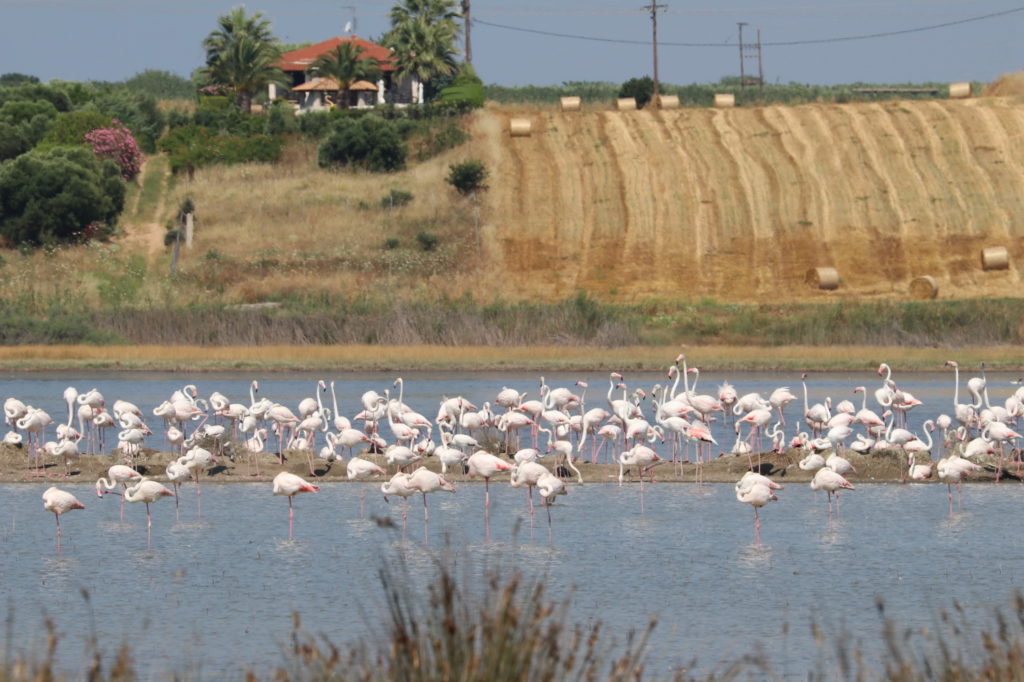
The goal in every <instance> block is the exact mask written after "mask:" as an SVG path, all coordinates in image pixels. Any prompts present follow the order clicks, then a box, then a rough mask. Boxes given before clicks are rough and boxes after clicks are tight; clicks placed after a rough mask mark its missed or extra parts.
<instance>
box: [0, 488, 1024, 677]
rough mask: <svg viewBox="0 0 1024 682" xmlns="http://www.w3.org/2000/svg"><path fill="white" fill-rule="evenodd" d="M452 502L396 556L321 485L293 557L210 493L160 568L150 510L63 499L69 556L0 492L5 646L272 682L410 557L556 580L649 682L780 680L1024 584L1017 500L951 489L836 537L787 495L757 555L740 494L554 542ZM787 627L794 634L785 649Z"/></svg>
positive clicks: (433, 502) (266, 522)
mask: <svg viewBox="0 0 1024 682" xmlns="http://www.w3.org/2000/svg"><path fill="white" fill-rule="evenodd" d="M456 485H457V486H458V487H459V490H458V492H457V493H456V494H454V495H451V494H444V495H443V496H439V495H435V496H433V497H432V498H429V499H428V504H429V505H430V509H431V516H430V521H429V524H425V523H424V522H423V517H422V506H421V503H420V501H419V500H418V499H415V498H413V499H412V500H410V501H411V502H412V504H411V505H410V512H409V525H408V540H407V541H405V542H402V541H401V539H400V532H399V531H398V530H397V529H396V530H385V529H382V528H380V527H379V526H378V525H377V524H376V523H375V522H374V521H372V520H360V519H359V518H358V510H359V486H355V485H347V484H327V485H325V486H324V487H323V489H322V490H321V492H320V493H319V494H316V495H304V496H301V497H299V498H297V499H296V502H295V512H296V519H295V538H294V540H292V541H289V540H288V539H287V534H288V529H287V504H286V500H285V499H283V498H280V497H272V496H271V494H270V484H269V482H268V483H262V484H221V485H205V486H203V495H202V497H203V517H202V520H201V521H199V520H197V515H196V504H195V501H196V498H195V487H194V486H186V487H185V488H184V489H183V492H182V495H181V505H182V509H181V513H182V520H181V522H180V523H175V521H174V504H173V500H169V499H168V500H163V501H161V502H159V503H158V504H154V505H153V517H154V523H153V538H152V549H147V535H146V520H145V510H144V508H143V507H142V505H132V504H129V505H128V507H127V509H126V513H125V521H124V522H123V523H122V522H120V521H119V520H118V500H117V498H112V497H107V498H104V499H102V500H100V499H97V498H96V497H95V496H94V494H93V493H92V490H91V487H90V486H65V487H66V488H67V489H69V490H71V491H72V492H74V493H75V494H76V495H78V496H79V499H81V500H83V501H84V502H85V504H86V505H87V509H86V510H84V511H76V512H73V513H70V514H68V515H67V516H66V517H65V518H64V521H63V528H64V539H63V547H62V552H61V554H60V555H57V553H56V551H55V543H54V535H53V531H54V524H53V518H52V517H51V516H50V515H49V514H47V513H45V512H43V510H42V506H41V501H40V494H41V492H42V490H43V487H44V486H42V485H38V486H37V485H23V484H14V485H4V486H0V500H2V505H0V506H2V509H3V512H0V514H2V516H0V520H2V528H0V573H2V575H3V576H4V587H5V593H6V599H7V604H8V607H9V609H10V610H11V613H12V614H13V618H14V626H15V627H14V630H13V632H14V644H15V645H17V646H19V647H22V648H24V649H26V650H31V648H32V646H33V645H35V647H37V648H39V647H41V646H42V644H43V642H42V636H41V628H40V627H39V623H40V619H41V617H42V616H43V615H49V616H51V617H52V618H53V619H54V620H55V622H56V623H57V625H58V627H59V630H60V631H61V632H63V633H64V634H65V637H64V639H63V642H62V645H61V648H60V650H59V653H60V657H59V660H60V663H61V666H62V667H64V668H65V669H67V670H69V671H71V672H80V669H79V665H80V663H79V653H80V652H81V651H82V649H83V647H84V641H85V640H84V637H85V635H86V633H88V632H89V629H90V627H92V626H91V625H90V623H92V622H93V619H95V620H94V622H95V628H96V633H97V635H98V638H99V641H100V642H101V645H102V647H103V648H104V650H105V651H106V652H107V653H108V654H109V653H112V652H113V651H114V649H116V647H117V645H118V644H120V643H121V642H122V641H127V642H129V643H130V644H131V646H132V648H133V650H134V652H135V653H136V656H137V657H138V664H139V667H140V669H141V670H140V672H142V674H143V675H145V676H153V675H159V674H160V673H162V672H166V671H169V670H180V669H183V668H184V669H190V667H191V666H192V665H194V666H198V669H199V670H200V671H201V673H202V674H204V675H216V676H220V675H222V674H227V673H235V672H237V671H239V670H240V669H242V668H246V667H248V668H251V669H254V670H257V671H264V672H265V671H267V670H268V669H269V667H270V666H273V665H275V664H279V663H280V661H281V657H280V653H279V649H278V647H277V644H278V643H280V642H282V641H284V640H285V638H286V637H287V635H288V633H289V632H290V628H291V613H292V611H293V610H297V611H298V612H299V613H300V614H301V616H302V620H303V625H304V626H305V627H306V628H307V629H308V630H310V631H311V632H316V633H325V634H328V635H329V636H331V638H332V639H334V640H335V641H345V640H347V639H350V638H355V637H357V636H359V635H363V634H365V633H366V632H367V629H368V628H369V627H376V623H371V622H368V621H379V619H378V613H379V610H378V608H377V605H379V603H380V588H379V581H378V578H377V575H376V572H377V570H378V569H379V568H380V567H381V565H382V562H383V561H384V559H385V558H386V557H393V556H395V554H396V553H397V554H401V555H403V556H404V557H405V559H406V560H407V562H408V563H409V565H410V566H411V567H412V570H413V573H414V574H417V575H425V574H427V573H428V572H429V571H430V567H431V563H432V561H431V560H430V557H431V556H433V555H441V554H448V555H451V557H452V558H454V560H455V562H456V566H458V567H459V571H457V573H459V574H461V572H462V571H465V572H466V574H467V575H468V576H474V575H479V574H480V573H481V572H482V570H483V568H484V567H485V566H487V565H500V566H504V567H511V566H513V565H520V566H522V567H523V568H524V569H525V570H526V571H527V572H533V571H537V572H538V574H540V575H544V576H546V580H547V582H548V584H549V586H550V589H551V592H552V593H553V594H556V595H562V594H568V592H567V591H568V590H570V589H572V588H575V589H574V590H573V591H572V595H573V596H572V602H573V610H572V614H573V618H574V619H579V620H582V621H588V622H589V621H592V620H595V619H599V620H602V621H604V622H605V623H608V624H610V625H612V626H613V627H612V629H613V631H615V632H617V633H622V632H623V631H624V630H625V629H628V628H642V627H643V626H644V625H645V624H646V622H647V620H648V619H649V617H651V616H657V617H658V619H659V625H658V628H657V630H656V636H655V637H654V643H653V646H652V651H651V658H650V662H651V672H652V673H655V672H665V671H667V670H668V669H669V668H671V667H672V666H673V665H676V664H681V663H688V662H689V661H690V659H691V658H692V657H694V656H697V657H698V660H699V663H700V664H701V666H702V667H704V666H706V667H708V668H713V667H714V666H715V665H716V664H717V663H718V662H719V661H720V660H730V659H732V658H735V657H737V656H739V655H741V654H743V653H745V652H747V651H749V650H750V649H751V647H752V646H753V645H754V643H756V642H762V643H764V644H765V645H766V646H767V647H769V648H770V651H771V653H770V656H769V660H770V661H771V663H772V665H773V667H774V669H775V670H776V672H778V673H779V674H783V675H795V676H800V675H801V674H802V673H805V672H806V671H808V670H813V669H814V666H815V665H816V660H817V652H816V649H815V648H814V645H813V640H812V639H811V637H810V632H809V625H810V622H811V620H812V619H813V620H816V621H818V622H820V623H821V624H822V625H823V626H824V627H825V628H826V631H832V632H839V630H840V628H841V627H842V628H845V629H846V630H849V631H851V632H854V633H858V636H859V637H861V638H863V647H864V650H865V651H866V652H868V653H878V652H879V647H880V646H881V639H880V638H879V637H877V635H876V634H875V633H877V632H878V631H879V626H878V620H879V619H878V616H877V613H876V610H875V599H876V597H882V598H884V600H885V602H886V604H887V607H888V611H887V612H888V614H889V615H891V616H895V617H896V618H897V619H898V620H899V621H900V622H901V624H903V625H906V626H926V625H934V623H935V620H936V613H937V611H938V609H940V608H948V607H949V606H951V604H952V602H953V600H954V599H956V600H960V601H962V602H963V603H965V604H967V605H969V606H968V608H969V610H970V612H971V613H970V615H972V616H974V617H976V618H977V619H979V620H980V619H982V618H983V616H984V615H985V614H987V613H988V609H989V607H991V606H994V605H997V604H999V603H1001V602H1002V601H1003V600H1004V599H1005V598H1007V597H1008V596H1009V595H1010V594H1011V592H1012V591H1013V589H1015V588H1017V587H1019V586H1020V585H1021V582H1020V573H1019V571H1018V570H1017V568H1018V567H1019V566H1020V562H1021V560H1022V559H1024V550H1022V548H1021V545H1020V543H1019V541H1018V540H1017V538H1016V536H1017V532H1016V529H1015V527H1014V525H1013V524H1007V523H997V522H994V520H997V519H1006V518H1012V517H1011V516H1010V515H1011V514H1013V513H1014V512H1015V511H1016V510H1017V509H1018V508H1019V505H1020V500H1021V496H1022V495H1024V491H1022V490H1021V489H1020V487H1019V486H1018V485H1017V484H1013V485H1003V486H993V485H968V486H966V489H965V496H964V498H965V499H964V509H963V511H961V512H959V513H955V514H954V516H953V517H952V518H948V517H947V513H946V495H945V492H946V491H945V487H944V486H940V485H916V486H915V485H898V484H893V485H871V484H865V485H861V486H858V489H857V490H856V491H852V492H848V493H845V494H844V495H843V498H842V506H841V511H840V513H839V517H838V518H837V519H836V520H835V521H834V523H833V526H832V530H831V531H830V530H829V529H828V517H827V505H826V500H825V497H824V496H823V495H817V496H815V495H814V494H813V493H812V492H811V491H810V489H809V488H808V487H807V486H806V485H804V484H799V485H797V484H795V485H793V486H789V487H788V488H787V489H786V490H784V491H782V492H781V493H780V497H781V499H780V501H778V502H776V503H772V504H771V505H770V506H769V507H767V508H765V509H764V510H762V520H763V528H762V541H763V545H762V547H761V548H757V547H755V546H754V544H753V527H752V521H753V519H752V514H751V510H750V508H749V507H748V506H746V505H742V504H740V503H738V502H736V500H735V499H734V496H733V491H732V487H731V486H728V485H708V486H705V487H703V488H698V487H696V486H693V485H683V484H655V485H647V486H646V487H645V489H644V491H643V497H644V500H643V502H644V509H645V511H644V513H641V512H640V495H641V492H640V489H639V485H638V484H632V485H626V486H623V487H621V488H620V487H617V486H614V485H612V484H605V483H591V484H586V485H584V486H583V487H577V486H573V487H572V489H571V492H570V494H569V495H568V496H567V497H565V498H562V500H561V501H560V503H559V504H557V505H556V506H555V507H554V508H553V509H552V510H551V512H552V518H553V524H552V528H551V531H550V535H549V530H548V527H547V519H546V516H545V511H544V510H543V509H540V510H538V514H537V515H536V517H535V518H533V519H530V518H529V517H528V515H527V514H525V493H524V492H523V491H521V490H513V489H511V488H509V487H507V486H504V485H494V486H492V487H491V494H492V504H493V507H492V510H491V519H490V540H489V541H487V540H485V532H484V527H483V522H482V511H483V508H482V503H483V493H484V491H483V486H481V485H479V484H471V485H469V484H456ZM366 511H367V514H368V516H374V515H379V516H390V517H391V518H392V519H393V520H394V521H395V523H396V524H398V525H399V527H400V524H401V518H400V511H401V503H400V502H393V503H392V505H390V506H389V505H386V504H385V503H384V501H383V500H382V499H381V497H380V495H379V494H373V493H370V494H368V495H367V499H366ZM83 589H84V590H88V592H89V595H90V599H89V601H88V602H87V601H86V600H85V599H84V598H83V596H82V590H83ZM784 622H788V623H789V624H790V625H791V626H792V627H791V630H790V633H789V635H788V637H787V638H785V639H781V638H780V633H781V631H782V624H783V623H784Z"/></svg>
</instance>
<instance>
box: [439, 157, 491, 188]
mask: <svg viewBox="0 0 1024 682" xmlns="http://www.w3.org/2000/svg"><path fill="white" fill-rule="evenodd" d="M485 180H487V168H486V166H484V162H483V161H476V160H471V161H463V162H462V163H456V164H452V165H451V166H448V177H447V181H448V184H449V185H451V186H452V187H454V188H455V191H456V192H458V193H459V194H462V195H463V196H466V195H469V194H473V193H474V192H477V191H480V190H485V189H487V185H486V184H485V183H484V181H485Z"/></svg>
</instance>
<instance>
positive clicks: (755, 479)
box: [736, 471, 782, 547]
mask: <svg viewBox="0 0 1024 682" xmlns="http://www.w3.org/2000/svg"><path fill="white" fill-rule="evenodd" d="M775 490H782V486H781V485H779V484H778V483H776V482H775V481H773V480H771V479H770V478H768V477H767V476H764V475H762V474H759V473H755V472H753V471H748V472H747V473H745V474H743V478H741V479H740V480H739V481H737V482H736V499H737V500H739V501H740V502H743V503H744V504H749V505H750V506H752V507H753V508H754V543H755V544H756V545H757V546H758V547H760V546H761V517H760V515H759V514H758V510H759V509H760V508H761V507H763V506H765V505H766V504H768V503H769V502H774V501H775V500H778V499H779V498H778V497H777V496H776V495H775V492H774V491H775Z"/></svg>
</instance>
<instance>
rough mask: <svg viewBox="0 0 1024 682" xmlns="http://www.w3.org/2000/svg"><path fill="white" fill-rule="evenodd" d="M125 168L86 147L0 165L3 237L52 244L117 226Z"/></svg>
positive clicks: (60, 149) (0, 230)
mask: <svg viewBox="0 0 1024 682" xmlns="http://www.w3.org/2000/svg"><path fill="white" fill-rule="evenodd" d="M124 195H125V184H124V181H123V180H122V179H121V173H120V169H119V168H118V167H117V165H116V164H114V163H112V162H110V161H103V160H101V159H99V158H97V157H96V156H95V155H94V154H93V153H92V152H91V151H89V150H88V149H85V148H84V147H58V148H55V149H51V150H49V151H44V152H40V151H31V152H28V153H27V154H22V155H21V156H19V157H18V158H16V159H14V160H13V161H9V162H7V163H4V164H2V165H0V236H3V237H4V238H5V239H6V240H7V242H8V243H10V244H23V243H25V244H47V243H53V242H61V241H71V240H74V239H77V238H79V237H81V236H82V235H83V233H84V231H85V230H86V228H87V227H89V226H91V225H96V224H98V223H106V224H108V225H112V224H114V223H115V222H116V221H117V216H118V215H119V214H120V213H121V209H122V208H123V207H124Z"/></svg>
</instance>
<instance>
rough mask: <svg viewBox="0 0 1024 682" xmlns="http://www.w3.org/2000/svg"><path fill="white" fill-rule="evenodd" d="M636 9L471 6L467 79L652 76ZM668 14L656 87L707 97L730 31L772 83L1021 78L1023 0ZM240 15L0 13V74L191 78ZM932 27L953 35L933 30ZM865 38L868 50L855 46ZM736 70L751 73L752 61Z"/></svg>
mask: <svg viewBox="0 0 1024 682" xmlns="http://www.w3.org/2000/svg"><path fill="white" fill-rule="evenodd" d="M646 1H649V0H639V1H637V2H630V1H628V0H592V1H590V2H587V1H585V0H549V1H548V2H539V1H537V0H534V1H533V2H508V1H505V2H501V1H498V0H473V3H472V15H473V17H474V18H475V19H477V20H479V23H475V24H474V25H473V28H472V33H471V35H472V43H473V62H474V65H475V66H476V68H477V72H478V73H479V74H480V76H481V78H483V80H484V81H485V82H486V83H498V84H502V85H527V84H535V85H547V84H557V83H562V82H564V81H595V80H605V81H612V82H621V81H624V80H626V79H628V78H631V77H633V76H642V75H649V74H650V73H651V46H650V39H651V19H650V13H649V11H646V10H643V9H642V5H643V2H646ZM346 2H347V3H349V4H347V5H345V4H342V3H346ZM663 3H664V4H665V5H666V7H665V8H664V9H662V10H661V13H660V14H659V16H658V40H659V44H660V49H659V72H660V76H661V80H662V81H663V82H666V83H675V84H688V83H707V82H713V81H717V80H718V79H719V78H720V77H721V76H732V75H738V74H739V50H738V48H737V22H746V23H747V26H746V27H745V28H744V29H743V30H744V42H745V43H746V42H753V41H755V40H756V35H757V30H758V29H760V32H761V42H762V59H763V66H764V74H765V80H766V81H768V82H780V83H788V82H790V81H796V82H802V83H814V84H832V83H852V82H855V81H865V82H875V83H881V82H888V83H900V82H908V81H912V82H922V81H942V82H947V81H959V80H979V81H991V80H994V79H995V78H997V77H998V76H999V75H1000V74H1003V73H1008V72H1012V71H1016V70H1019V69H1021V68H1024V40H1021V36H1024V2H1022V1H1021V0H1016V1H1014V0H888V1H881V0H874V1H872V0H686V1H682V0H663ZM236 4H238V3H231V2H209V1H199V0H0V73H4V72H9V71H17V72H21V73H29V74H33V75H36V76H38V77H40V78H41V79H43V80H49V79H51V78H62V79H67V80H89V79H98V80H120V79H123V78H126V77H129V76H131V75H133V74H135V73H137V72H139V71H141V70H143V69H147V68H151V69H165V70H168V71H173V72H175V73H179V74H182V75H188V74H189V73H190V72H191V71H192V69H194V68H196V67H197V66H201V65H202V59H203V52H202V49H201V46H200V43H201V41H202V39H203V38H204V37H205V36H206V35H207V34H208V33H209V32H210V31H211V30H212V29H213V28H214V25H215V21H216V18H217V16H218V15H220V14H223V13H225V12H226V11H227V10H229V9H230V8H231V7H233V6H234V5H236ZM245 4H246V7H247V8H248V10H249V11H255V10H259V11H262V12H263V13H264V14H265V15H266V16H268V17H269V18H270V19H271V20H272V24H273V30H274V32H275V34H276V35H277V36H278V37H279V38H281V39H282V40H284V41H286V42H299V41H312V42H317V41H320V40H324V39H326V38H329V37H331V36H335V35H345V33H344V27H345V24H346V23H347V22H349V21H350V20H351V19H352V18H353V17H355V19H356V29H355V32H356V33H357V34H358V35H360V36H362V37H367V38H371V39H372V38H374V37H377V36H379V35H380V34H381V33H383V32H384V31H385V30H387V28H388V23H387V18H386V14H387V11H388V9H389V8H390V7H391V5H392V4H393V2H392V1H391V0H368V1H365V2H355V1H354V0H340V1H339V2H335V1H333V0H331V1H327V0H253V1H251V2H248V3H245ZM988 15H996V16H988ZM986 17H987V18H986ZM485 22H486V23H485ZM494 24H499V25H501V26H500V27H499V26H496V25H494ZM941 24H950V25H947V26H942V27H938V28H931V27H935V26H937V25H941ZM542 32H547V33H549V34H559V35H545V34H544V33H542ZM896 32H899V33H897V34H896V35H878V34H886V33H896ZM869 35H874V36H876V37H871V38H863V36H869ZM573 36H582V37H584V38H587V39H580V38H577V37H573ZM632 41H635V43H634V42H632ZM672 43H679V44H685V45H672ZM785 43H791V44H785ZM745 63H746V64H747V65H748V69H749V70H750V71H753V72H756V69H757V63H756V60H748V61H746V62H745Z"/></svg>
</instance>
